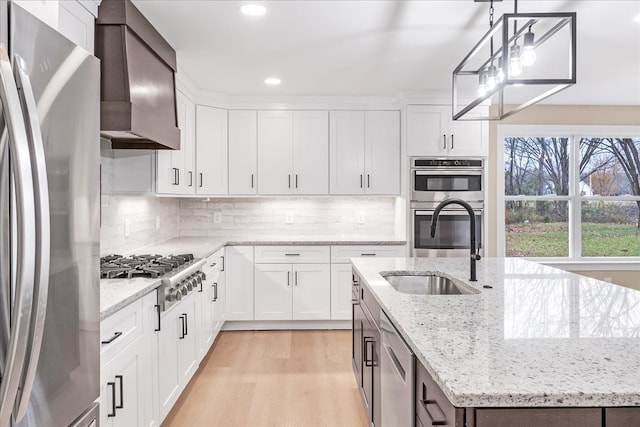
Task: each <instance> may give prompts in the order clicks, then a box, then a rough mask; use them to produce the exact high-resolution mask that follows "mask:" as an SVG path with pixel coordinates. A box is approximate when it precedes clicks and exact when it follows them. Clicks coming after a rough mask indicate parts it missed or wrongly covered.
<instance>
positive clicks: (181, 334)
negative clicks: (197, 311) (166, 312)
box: [178, 314, 185, 340]
mask: <svg viewBox="0 0 640 427" xmlns="http://www.w3.org/2000/svg"><path fill="white" fill-rule="evenodd" d="M180 323H181V325H182V327H181V328H180V336H179V337H178V339H181V340H183V339H184V337H185V334H184V315H182V314H181V315H180Z"/></svg>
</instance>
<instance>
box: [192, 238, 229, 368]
mask: <svg viewBox="0 0 640 427" xmlns="http://www.w3.org/2000/svg"><path fill="white" fill-rule="evenodd" d="M223 256H224V249H223V250H220V251H218V252H216V253H215V254H213V255H211V256H210V257H208V258H207V260H206V264H205V265H204V267H203V269H202V271H203V272H204V273H205V275H206V278H205V280H204V281H203V283H202V286H200V288H199V289H198V292H197V293H196V297H197V300H196V318H197V322H198V335H197V355H198V360H199V361H200V360H202V358H203V357H204V356H205V355H206V354H207V352H208V351H209V349H210V348H211V345H212V344H213V341H214V340H215V338H216V336H217V335H218V332H220V329H221V328H222V324H223V323H224V298H223V297H221V296H222V295H223V293H222V292H221V291H222V287H223V286H224V282H223V281H224V273H223V272H222V271H221V270H222V263H221V262H222V261H221V260H222V258H223Z"/></svg>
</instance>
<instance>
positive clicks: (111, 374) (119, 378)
mask: <svg viewBox="0 0 640 427" xmlns="http://www.w3.org/2000/svg"><path fill="white" fill-rule="evenodd" d="M144 371H145V346H144V339H143V337H141V336H140V337H138V338H136V339H135V340H134V341H133V342H132V343H131V344H129V345H128V346H127V347H126V348H124V349H123V350H122V351H121V352H120V353H118V354H117V355H116V356H115V357H113V358H112V359H111V360H109V361H108V362H107V363H105V364H104V366H103V367H102V369H101V372H100V373H101V377H102V382H101V390H100V396H101V406H104V408H103V413H104V418H103V420H102V422H101V423H100V424H101V425H103V426H113V427H116V426H122V427H131V426H142V425H145V411H144V407H145V404H144V401H145V399H147V398H148V397H149V395H148V393H146V391H147V387H145V375H144Z"/></svg>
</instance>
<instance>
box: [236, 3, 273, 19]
mask: <svg viewBox="0 0 640 427" xmlns="http://www.w3.org/2000/svg"><path fill="white" fill-rule="evenodd" d="M240 12H241V13H242V14H243V15H247V16H262V15H264V14H265V13H267V8H266V7H264V6H263V5H261V4H256V3H248V4H245V5H242V7H240Z"/></svg>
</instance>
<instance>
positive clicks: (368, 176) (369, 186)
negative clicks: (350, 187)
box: [367, 174, 371, 188]
mask: <svg viewBox="0 0 640 427" xmlns="http://www.w3.org/2000/svg"><path fill="white" fill-rule="evenodd" d="M367 188H371V175H369V174H367Z"/></svg>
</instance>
